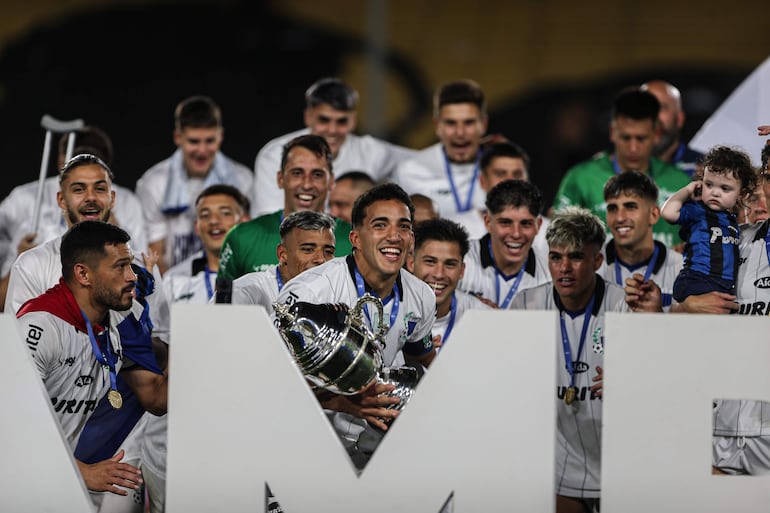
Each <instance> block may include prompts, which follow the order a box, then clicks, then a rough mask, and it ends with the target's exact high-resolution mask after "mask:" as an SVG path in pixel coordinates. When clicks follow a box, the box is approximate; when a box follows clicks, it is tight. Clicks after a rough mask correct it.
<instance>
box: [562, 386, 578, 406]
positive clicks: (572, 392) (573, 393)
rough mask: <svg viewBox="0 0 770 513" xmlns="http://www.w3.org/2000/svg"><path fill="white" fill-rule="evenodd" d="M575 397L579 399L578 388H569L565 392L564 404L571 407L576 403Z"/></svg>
mask: <svg viewBox="0 0 770 513" xmlns="http://www.w3.org/2000/svg"><path fill="white" fill-rule="evenodd" d="M575 397H577V387H567V390H565V391H564V404H566V405H568V406H569V405H570V404H572V403H573V402H574V401H575Z"/></svg>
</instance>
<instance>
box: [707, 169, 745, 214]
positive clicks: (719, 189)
mask: <svg viewBox="0 0 770 513" xmlns="http://www.w3.org/2000/svg"><path fill="white" fill-rule="evenodd" d="M740 193H741V182H740V180H738V178H736V177H734V176H732V174H714V173H712V172H710V171H708V170H706V171H705V172H704V173H703V187H702V188H701V201H703V204H704V205H706V207H708V208H709V209H711V210H715V211H720V210H732V208H733V207H735V204H736V203H737V201H738V197H739V196H740Z"/></svg>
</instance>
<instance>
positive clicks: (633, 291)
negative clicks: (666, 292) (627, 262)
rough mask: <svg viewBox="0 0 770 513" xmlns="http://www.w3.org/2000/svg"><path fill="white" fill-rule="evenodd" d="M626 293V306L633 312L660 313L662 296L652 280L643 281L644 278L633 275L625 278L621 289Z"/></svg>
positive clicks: (637, 274) (636, 274)
mask: <svg viewBox="0 0 770 513" xmlns="http://www.w3.org/2000/svg"><path fill="white" fill-rule="evenodd" d="M623 290H624V291H625V293H626V304H627V305H628V307H629V308H630V309H631V311H633V312H662V311H663V295H662V293H661V291H660V287H658V284H657V283H655V282H654V281H653V280H647V281H644V276H642V275H641V274H639V273H634V275H633V276H631V277H630V278H626V285H625V287H623Z"/></svg>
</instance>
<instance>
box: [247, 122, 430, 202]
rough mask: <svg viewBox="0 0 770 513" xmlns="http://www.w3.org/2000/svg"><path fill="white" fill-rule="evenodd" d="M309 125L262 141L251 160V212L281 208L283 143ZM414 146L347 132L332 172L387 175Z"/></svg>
mask: <svg viewBox="0 0 770 513" xmlns="http://www.w3.org/2000/svg"><path fill="white" fill-rule="evenodd" d="M309 133H310V129H308V128H304V129H302V130H297V131H296V132H291V133H288V134H286V135H282V136H281V137H277V138H275V139H273V140H271V141H269V142H268V143H267V144H265V145H264V146H263V147H262V149H261V150H259V154H258V155H257V160H256V162H255V163H254V174H255V177H254V188H253V190H252V194H251V216H252V217H257V216H261V215H263V214H269V213H271V212H275V211H276V210H280V209H282V208H283V207H284V205H283V193H282V192H281V190H280V189H279V188H278V179H277V175H278V171H279V170H280V169H281V156H282V154H283V147H284V145H286V143H288V142H289V141H291V140H292V139H294V138H295V137H298V136H300V135H307V134H309ZM415 153H416V152H415V151H414V150H411V149H408V148H404V147H402V146H396V145H395V144H391V143H389V142H387V141H383V140H381V139H377V138H375V137H372V136H371V135H355V134H348V135H347V136H345V142H343V143H342V146H340V151H339V152H338V153H337V156H336V157H335V158H334V160H333V161H332V171H334V175H335V176H342V175H343V174H345V173H347V172H348V171H363V172H364V173H366V174H368V175H369V176H371V177H372V179H373V180H374V181H375V182H380V181H385V180H388V179H389V178H390V176H391V175H392V174H393V171H394V170H395V168H396V165H397V164H398V163H399V162H401V161H402V160H404V159H407V158H409V157H411V156H412V155H414V154H415Z"/></svg>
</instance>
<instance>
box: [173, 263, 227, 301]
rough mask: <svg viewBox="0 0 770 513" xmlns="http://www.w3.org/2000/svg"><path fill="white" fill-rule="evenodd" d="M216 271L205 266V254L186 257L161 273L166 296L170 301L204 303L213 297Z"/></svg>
mask: <svg viewBox="0 0 770 513" xmlns="http://www.w3.org/2000/svg"><path fill="white" fill-rule="evenodd" d="M216 280H217V272H216V271H209V270H208V269H207V267H206V255H205V253H204V254H203V255H201V254H197V255H193V256H190V257H187V259H186V260H184V261H182V262H180V263H178V264H177V265H175V266H174V267H172V268H171V269H169V270H168V271H166V273H165V274H164V275H163V286H164V287H165V289H166V290H165V291H166V297H167V298H168V300H169V301H171V302H172V303H193V304H199V305H201V304H206V303H208V302H209V301H210V300H211V299H212V298H213V297H214V288H215V286H216Z"/></svg>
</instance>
